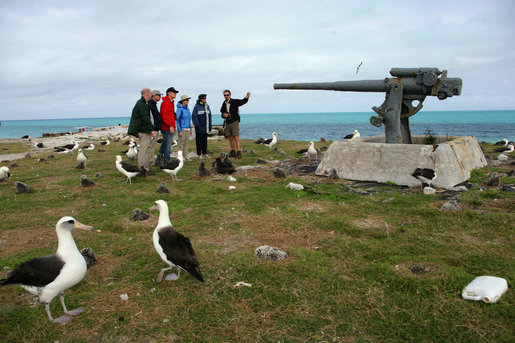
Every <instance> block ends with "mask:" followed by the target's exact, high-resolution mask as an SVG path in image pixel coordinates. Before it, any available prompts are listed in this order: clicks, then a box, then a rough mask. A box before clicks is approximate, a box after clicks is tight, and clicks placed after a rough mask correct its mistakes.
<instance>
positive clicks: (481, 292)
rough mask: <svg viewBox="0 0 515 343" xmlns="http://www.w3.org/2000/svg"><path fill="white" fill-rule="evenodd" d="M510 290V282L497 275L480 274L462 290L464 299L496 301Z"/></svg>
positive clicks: (486, 301)
mask: <svg viewBox="0 0 515 343" xmlns="http://www.w3.org/2000/svg"><path fill="white" fill-rule="evenodd" d="M507 290H508V282H506V280H505V279H503V278H500V277H496V276H478V277H476V278H475V279H474V280H472V282H471V283H469V284H468V285H467V286H466V287H465V288H464V289H463V291H462V292H461V296H462V298H463V299H468V300H477V301H479V300H483V301H484V302H485V303H495V302H497V301H498V300H499V299H500V298H501V296H502V295H503V294H504V292H506V291H507Z"/></svg>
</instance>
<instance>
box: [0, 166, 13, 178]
mask: <svg viewBox="0 0 515 343" xmlns="http://www.w3.org/2000/svg"><path fill="white" fill-rule="evenodd" d="M10 176H11V173H9V168H7V167H6V166H3V167H0V182H2V181H4V180H5V179H8V178H9V177H10Z"/></svg>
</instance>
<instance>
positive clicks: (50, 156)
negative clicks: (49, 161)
mask: <svg viewBox="0 0 515 343" xmlns="http://www.w3.org/2000/svg"><path fill="white" fill-rule="evenodd" d="M54 157H55V156H54V155H52V154H50V155H48V156H47V158H54Z"/></svg>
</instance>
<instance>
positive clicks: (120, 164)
mask: <svg viewBox="0 0 515 343" xmlns="http://www.w3.org/2000/svg"><path fill="white" fill-rule="evenodd" d="M115 164H116V169H118V171H119V172H120V173H122V174H123V175H125V176H127V180H125V183H127V181H129V183H131V184H132V181H131V178H133V177H134V176H136V175H138V174H139V172H140V169H139V168H138V166H135V165H133V164H130V163H127V162H125V161H122V156H120V155H116V163H115Z"/></svg>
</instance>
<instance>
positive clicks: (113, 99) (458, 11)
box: [0, 0, 515, 120]
mask: <svg viewBox="0 0 515 343" xmlns="http://www.w3.org/2000/svg"><path fill="white" fill-rule="evenodd" d="M514 17H515V1H512V0H506V1H501V0H492V1H484V0H480V1H475V0H461V1H460V0H458V1H452V2H450V1H439V0H436V1H417V0H410V1H408V0H406V1H402V0H399V1H372V0H362V1H359V3H358V1H344V0H328V1H324V0H317V1H313V0H296V1H288V0H259V1H251V0H242V1H236V0H233V1H228V0H209V1H208V0H204V1H202V0H189V1H166V0H165V1H163V0H159V1H154V0H147V1H143V2H140V1H129V0H125V1H105V0H104V1H97V0H87V1H80V2H79V1H70V0H66V1H45V0H24V1H23V2H20V1H15V0H2V1H0V47H1V48H0V120H7V119H36V118H38V119H46V118H77V117H109V116H129V115H130V113H131V111H132V107H133V106H134V103H135V102H136V101H137V100H138V98H139V96H140V94H139V91H140V90H141V89H142V88H143V87H149V88H152V89H159V90H161V91H162V92H164V91H165V90H166V88H168V87H170V86H174V87H175V88H176V89H178V90H179V91H180V93H179V96H180V95H182V94H188V95H190V96H192V97H194V98H196V97H197V95H198V94H199V93H207V94H208V102H209V103H210V104H211V106H212V107H213V109H214V110H218V108H219V107H220V104H221V102H222V99H223V97H222V91H223V90H224V89H226V88H229V89H231V91H232V93H233V97H235V98H241V97H243V96H244V95H245V93H246V92H247V91H251V92H252V97H251V101H250V102H249V103H248V104H247V105H246V106H245V109H244V111H245V112H246V113H281V112H351V111H359V112H361V111H364V112H371V107H372V106H379V105H381V103H382V102H383V100H384V94H381V93H370V94H369V93H350V92H331V91H279V90H273V84H274V83H275V82H311V81H337V80H362V79H383V78H385V77H388V76H389V73H388V72H389V70H390V69H391V68H392V67H438V68H440V69H447V70H448V73H449V74H448V76H449V77H460V78H462V79H463V90H462V95H461V96H459V97H453V98H449V99H447V100H444V101H440V100H438V99H436V98H434V97H433V98H427V99H426V101H425V102H424V109H425V110H436V111H439V110H475V109H479V110H488V109H515V87H514V85H515V44H514V42H515V20H514ZM361 62H363V64H362V65H361V68H360V69H359V73H358V74H357V75H356V67H357V66H358V65H359V64H360V63H361ZM242 109H243V108H242Z"/></svg>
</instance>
